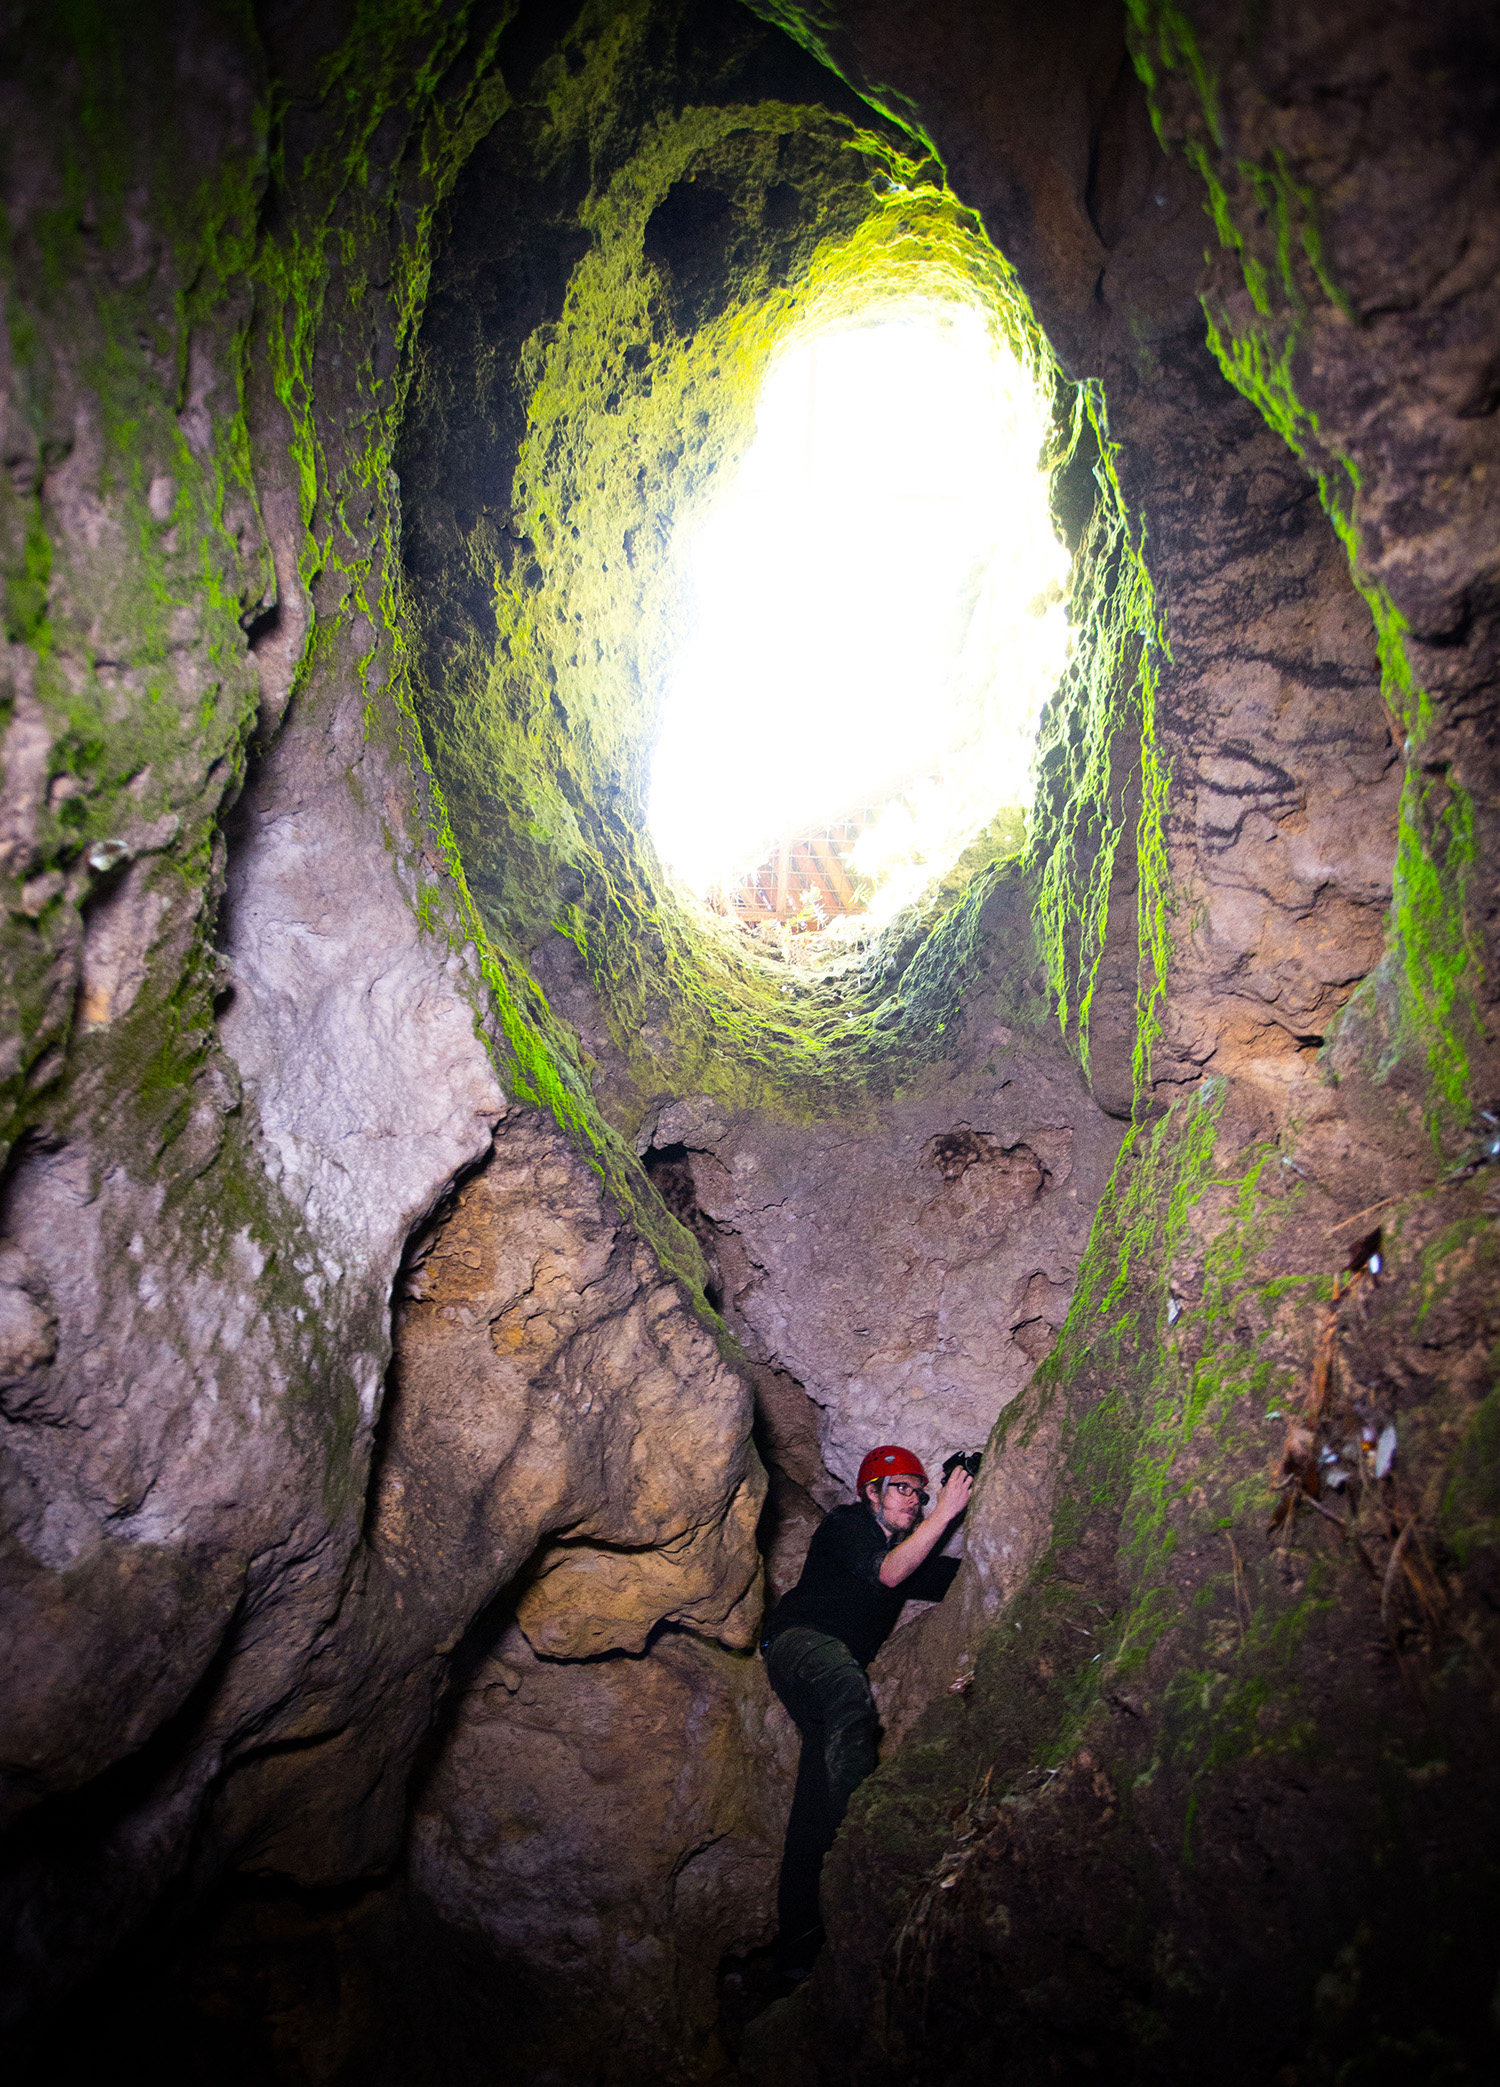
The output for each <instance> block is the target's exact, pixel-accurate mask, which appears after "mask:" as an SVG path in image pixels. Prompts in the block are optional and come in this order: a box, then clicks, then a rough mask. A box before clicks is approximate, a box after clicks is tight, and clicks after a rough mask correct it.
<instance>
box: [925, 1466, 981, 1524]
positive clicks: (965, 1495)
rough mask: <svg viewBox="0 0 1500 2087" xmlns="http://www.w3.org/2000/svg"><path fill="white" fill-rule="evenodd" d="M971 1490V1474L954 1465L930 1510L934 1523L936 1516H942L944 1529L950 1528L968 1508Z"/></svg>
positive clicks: (972, 1476)
mask: <svg viewBox="0 0 1500 2087" xmlns="http://www.w3.org/2000/svg"><path fill="white" fill-rule="evenodd" d="M973 1490H974V1475H973V1473H972V1472H970V1471H965V1469H964V1467H963V1465H962V1464H955V1465H954V1467H953V1469H952V1470H951V1471H950V1472H949V1473H948V1476H947V1478H946V1479H945V1480H944V1481H943V1486H942V1490H941V1491H940V1492H939V1494H938V1496H937V1505H936V1506H935V1507H934V1508H933V1510H932V1519H933V1520H934V1521H936V1520H937V1518H938V1516H939V1515H942V1516H943V1518H944V1520H943V1526H944V1528H945V1529H946V1528H948V1527H950V1526H951V1525H952V1524H953V1523H954V1522H956V1521H957V1520H958V1518H959V1516H960V1515H961V1514H962V1513H963V1511H964V1509H965V1508H966V1507H967V1506H968V1504H969V1495H970V1494H971V1493H972V1492H973ZM913 1533H914V1534H915V1532H913Z"/></svg>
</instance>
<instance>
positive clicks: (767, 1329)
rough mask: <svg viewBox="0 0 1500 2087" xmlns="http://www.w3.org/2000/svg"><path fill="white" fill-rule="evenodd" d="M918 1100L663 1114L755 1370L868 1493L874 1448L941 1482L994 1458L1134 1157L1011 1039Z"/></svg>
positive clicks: (1064, 1061)
mask: <svg viewBox="0 0 1500 2087" xmlns="http://www.w3.org/2000/svg"><path fill="white" fill-rule="evenodd" d="M975 1030H976V1033H975V1035H974V1036H973V1037H972V1038H970V1039H968V1048H967V1051H966V1055H965V1058H964V1059H963V1060H960V1061H957V1062H950V1063H949V1064H947V1065H944V1066H943V1067H942V1068H941V1069H940V1070H939V1071H938V1072H937V1073H936V1074H935V1075H934V1076H933V1077H932V1078H931V1079H929V1080H928V1081H927V1082H925V1083H924V1085H923V1087H922V1089H921V1091H920V1092H919V1093H918V1094H917V1095H914V1096H912V1097H911V1098H910V1099H904V1100H901V1101H899V1102H896V1103H893V1104H891V1105H889V1106H888V1107H886V1108H884V1109H881V1110H879V1111H878V1112H877V1111H874V1110H872V1111H871V1112H870V1114H869V1117H868V1118H867V1119H866V1120H863V1121H853V1122H851V1121H848V1120H843V1119H839V1118H834V1119H832V1120H829V1121H826V1122H822V1123H817V1124H811V1125H802V1124H778V1123H776V1122H775V1121H774V1120H773V1121H767V1120H765V1119H764V1118H762V1119H759V1120H757V1119H756V1118H755V1117H753V1116H751V1115H749V1114H748V1112H747V1113H745V1114H740V1115H735V1114H731V1113H730V1112H728V1111H725V1110H722V1109H720V1108H717V1107H716V1106H715V1105H714V1104H712V1103H711V1102H708V1101H706V1100H703V1099H691V1100H686V1101H681V1102H675V1103H672V1104H670V1105H669V1106H668V1107H666V1108H665V1109H663V1110H662V1111H661V1112H660V1114H659V1115H658V1116H657V1118H656V1121H655V1128H654V1131H653V1133H652V1135H653V1137H654V1139H655V1141H656V1144H657V1145H658V1147H662V1146H677V1145H681V1146H682V1147H683V1148H684V1150H685V1152H686V1153H687V1155H688V1159H689V1163H690V1165H691V1169H692V1179H693V1188H694V1194H695V1196H696V1199H697V1207H698V1209H699V1210H700V1211H701V1212H702V1213H703V1215H704V1216H705V1217H706V1218H708V1219H709V1220H710V1221H711V1223H712V1226H713V1228H714V1229H713V1232H712V1233H711V1234H707V1233H706V1234H705V1235H704V1236H705V1239H706V1240H707V1242H708V1244H709V1247H710V1250H711V1251H712V1252H713V1254H714V1256H715V1258H716V1260H717V1264H718V1268H719V1271H720V1274H721V1277H722V1280H723V1284H724V1292H725V1309H726V1311H727V1312H728V1313H729V1314H730V1317H731V1323H732V1324H733V1325H735V1327H736V1328H737V1329H739V1330H740V1331H741V1334H742V1338H743V1339H744V1340H745V1342H746V1345H747V1348H748V1349H749V1352H750V1353H751V1354H752V1355H753V1356H754V1358H755V1359H756V1360H757V1361H758V1362H761V1363H763V1364H766V1365H769V1366H770V1367H772V1368H774V1369H776V1370H779V1371H782V1372H784V1373H785V1374H786V1375H788V1376H790V1377H792V1378H793V1379H795V1380H796V1382H798V1383H799V1384H801V1385H802V1387H803V1388H804V1390H805V1391H806V1393H807V1395H808V1397H809V1398H810V1399H811V1400H812V1401H813V1404H814V1406H815V1407H816V1408H817V1422H818V1432H819V1438H820V1447H821V1451H822V1459H823V1463H824V1465H825V1467H826V1468H827V1470H828V1472H829V1473H831V1474H832V1475H833V1476H834V1477H835V1478H836V1479H837V1480H838V1481H840V1482H841V1483H842V1485H843V1486H844V1487H846V1488H847V1489H849V1490H851V1491H852V1488H853V1484H854V1477H855V1473H856V1472H857V1470H858V1468H859V1463H860V1459H861V1458H862V1457H863V1455H864V1453H865V1451H866V1450H868V1449H871V1448H873V1447H874V1445H875V1444H876V1443H877V1442H903V1443H906V1444H907V1445H908V1446H909V1447H910V1448H912V1449H914V1450H915V1451H916V1452H917V1454H918V1455H919V1456H920V1457H921V1458H922V1459H923V1461H924V1462H925V1463H926V1464H927V1465H928V1467H929V1468H930V1469H932V1470H934V1471H935V1470H936V1469H937V1468H938V1466H939V1465H940V1464H941V1462H942V1459H943V1457H944V1455H945V1454H946V1453H947V1452H948V1451H949V1450H953V1449H972V1448H975V1447H977V1446H981V1445H982V1444H983V1443H984V1441H985V1439H986V1438H987V1436H988V1435H989V1432H990V1429H991V1428H992V1427H993V1426H994V1423H995V1418H996V1415H997V1414H998V1413H999V1412H1000V1410H1001V1408H1002V1407H1003V1406H1004V1405H1006V1404H1007V1403H1008V1402H1009V1400H1011V1399H1013V1398H1014V1397H1015V1395H1016V1393H1017V1392H1018V1391H1019V1390H1020V1389H1021V1387H1022V1385H1023V1384H1025V1383H1026V1381H1027V1379H1028V1378H1029V1377H1030V1375H1031V1371H1032V1369H1033V1368H1034V1367H1035V1365H1036V1363H1037V1362H1038V1361H1039V1360H1040V1359H1041V1357H1042V1356H1043V1355H1045V1354H1046V1353H1047V1351H1048V1349H1049V1348H1050V1346H1051V1344H1052V1341H1053V1340H1054V1339H1055V1337H1056V1334H1057V1331H1058V1329H1059V1328H1060V1327H1061V1326H1062V1324H1063V1321H1064V1320H1065V1319H1066V1317H1067V1311H1068V1302H1069V1299H1070V1297H1071V1295H1072V1287H1073V1279H1074V1276H1075V1275H1076V1273H1077V1269H1078V1263H1079V1260H1080V1258H1081V1256H1082V1253H1083V1248H1084V1242H1085V1241H1086V1239H1087V1237H1088V1230H1089V1224H1090V1222H1091V1220H1092V1216H1093V1212H1094V1209H1095V1206H1096V1205H1097V1203H1098V1199H1099V1196H1100V1193H1101V1191H1102V1189H1103V1186H1104V1182H1105V1179H1106V1178H1107V1175H1108V1171H1109V1166H1110V1163H1111V1161H1112V1160H1113V1158H1114V1154H1115V1151H1116V1149H1117V1147H1118V1144H1119V1139H1120V1130H1119V1126H1118V1124H1116V1123H1114V1122H1112V1121H1111V1120H1110V1119H1109V1118H1108V1117H1107V1116H1105V1115H1104V1114H1103V1112H1102V1111H1101V1110H1100V1109H1099V1107H1098V1105H1097V1103H1096V1102H1095V1101H1094V1099H1093V1097H1092V1096H1091V1095H1090V1094H1089V1092H1088V1089H1087V1087H1086V1085H1085V1084H1084V1082H1083V1080H1082V1079H1081V1078H1080V1077H1079V1074H1078V1071H1077V1068H1076V1067H1075V1066H1074V1065H1073V1064H1071V1063H1070V1061H1069V1060H1068V1058H1067V1056H1066V1054H1065V1053H1064V1052H1063V1051H1062V1050H1061V1049H1060V1048H1057V1047H1055V1046H1053V1047H1051V1048H1049V1047H1048V1046H1047V1045H1046V1044H1043V1043H1040V1042H1039V1041H1038V1040H1037V1039H1035V1038H1034V1037H1031V1036H1027V1037H1026V1038H1025V1040H1024V1042H1023V1043H1019V1044H1018V1042H1017V1039H1016V1036H1015V1033H1014V1032H1013V1031H1012V1030H1010V1029H1008V1028H1006V1027H1004V1026H1003V1025H1001V1024H999V1023H998V1022H996V1021H994V1020H993V1019H992V1018H991V1019H989V1020H988V1021H985V1020H983V1019H979V1020H976V1023H975Z"/></svg>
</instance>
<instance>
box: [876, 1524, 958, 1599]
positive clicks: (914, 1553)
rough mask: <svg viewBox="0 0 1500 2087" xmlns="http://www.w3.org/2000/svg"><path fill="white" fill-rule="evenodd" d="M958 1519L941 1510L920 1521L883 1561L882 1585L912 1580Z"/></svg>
mask: <svg viewBox="0 0 1500 2087" xmlns="http://www.w3.org/2000/svg"><path fill="white" fill-rule="evenodd" d="M956 1519H957V1517H956V1516H954V1515H946V1514H943V1513H942V1512H941V1511H939V1512H938V1513H937V1514H930V1515H929V1516H928V1517H927V1519H926V1521H925V1522H919V1523H918V1524H917V1526H916V1528H915V1529H913V1531H912V1533H911V1535H910V1536H903V1537H902V1539H901V1541H900V1543H898V1544H895V1545H893V1546H892V1548H891V1549H890V1550H889V1551H887V1552H886V1554H885V1556H884V1557H883V1558H882V1559H881V1561H880V1584H881V1586H882V1587H899V1586H900V1585H901V1582H902V1581H903V1580H909V1579H910V1578H911V1576H912V1574H913V1573H914V1572H915V1571H916V1569H917V1567H918V1566H919V1565H920V1564H921V1563H922V1561H923V1560H924V1559H926V1558H930V1557H931V1556H932V1553H933V1552H934V1551H935V1550H936V1549H937V1547H938V1545H939V1544H940V1543H941V1542H942V1541H943V1538H944V1537H945V1536H946V1535H947V1534H948V1531H949V1530H950V1529H951V1528H952V1527H953V1524H954V1522H955V1521H956Z"/></svg>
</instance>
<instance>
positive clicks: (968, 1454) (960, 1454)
mask: <svg viewBox="0 0 1500 2087" xmlns="http://www.w3.org/2000/svg"><path fill="white" fill-rule="evenodd" d="M983 1462H984V1451H983V1450H982V1449H955V1450H954V1452H953V1454H952V1456H951V1457H946V1458H945V1459H944V1460H943V1484H944V1485H946V1484H947V1483H948V1481H949V1479H950V1478H951V1477H952V1476H953V1474H954V1472H955V1471H956V1470H957V1469H958V1467H959V1466H960V1464H961V1465H962V1466H963V1468H964V1470H965V1471H967V1472H968V1474H969V1476H970V1478H977V1477H978V1476H979V1467H980V1465H981V1464H982V1463H983Z"/></svg>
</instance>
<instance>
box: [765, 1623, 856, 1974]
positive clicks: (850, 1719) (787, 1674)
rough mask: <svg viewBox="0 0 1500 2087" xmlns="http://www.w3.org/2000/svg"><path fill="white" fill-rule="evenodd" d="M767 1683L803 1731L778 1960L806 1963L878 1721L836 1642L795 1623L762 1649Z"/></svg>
mask: <svg viewBox="0 0 1500 2087" xmlns="http://www.w3.org/2000/svg"><path fill="white" fill-rule="evenodd" d="M765 1660H766V1673H767V1675H768V1676H769V1678H770V1682H771V1686H772V1688H773V1689H775V1691H776V1693H777V1695H778V1696H779V1697H780V1698H781V1700H782V1702H783V1703H784V1704H785V1705H786V1707H787V1709H788V1711H789V1712H790V1713H791V1717H792V1722H793V1723H794V1724H795V1725H796V1727H797V1730H798V1731H799V1732H800V1733H801V1734H802V1755H801V1759H800V1760H799V1761H798V1763H797V1788H796V1791H795V1793H794V1795H793V1797H792V1815H791V1817H790V1819H788V1821H787V1828H786V1849H785V1852H784V1854H783V1855H782V1858H781V1879H780V1883H779V1885H778V1887H777V1894H776V1916H777V1925H778V1928H779V1931H780V1932H779V1934H778V1936H777V1942H776V1955H777V1961H778V1963H779V1964H780V1966H781V1969H782V1970H783V1971H791V1970H794V1969H800V1968H802V1967H803V1966H805V1965H806V1964H807V1963H809V1962H810V1961H811V1959H812V1957H813V1955H814V1954H815V1953H816V1951H817V1949H818V1947H819V1945H820V1943H821V1942H822V1939H823V1927H822V1921H821V1919H820V1917H819V1912H818V1880H819V1878H820V1877H821V1876H822V1873H823V1858H824V1856H825V1855H826V1854H827V1853H828V1850H829V1849H830V1848H831V1847H832V1846H833V1837H834V1835H835V1834H836V1833H837V1832H838V1830H839V1826H840V1824H841V1823H842V1821H843V1817H844V1813H845V1811H846V1810H847V1809H848V1805H849V1799H850V1798H851V1797H852V1796H853V1794H854V1792H855V1791H856V1790H857V1789H858V1788H859V1786H860V1784H861V1783H862V1782H863V1781H864V1779H865V1777H866V1776H867V1775H868V1774H869V1773H870V1771H871V1769H873V1768H874V1766H875V1760H876V1754H875V1735H876V1733H877V1731H878V1730H879V1719H878V1718H877V1716H876V1712H875V1698H874V1697H873V1696H872V1695H871V1693H870V1678H869V1676H868V1675H867V1674H866V1672H865V1670H864V1668H863V1667H862V1666H861V1665H860V1663H859V1661H858V1660H857V1659H856V1658H855V1657H854V1654H853V1653H852V1652H851V1651H850V1650H849V1648H848V1646H847V1645H845V1644H844V1643H843V1642H842V1640H841V1639H839V1638H834V1637H830V1636H829V1635H828V1633H827V1632H826V1631H821V1630H808V1629H805V1628H803V1627H802V1626H800V1625H799V1626H797V1627H795V1628H793V1629H791V1630H784V1631H778V1632H777V1634H776V1636H775V1637H774V1638H772V1639H771V1640H770V1642H769V1643H768V1644H767V1646H766V1647H765Z"/></svg>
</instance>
